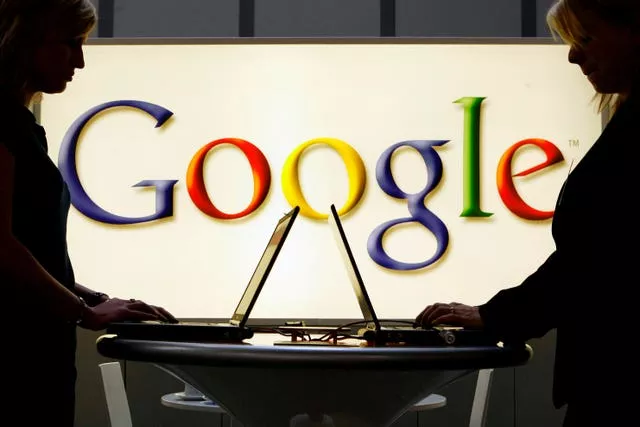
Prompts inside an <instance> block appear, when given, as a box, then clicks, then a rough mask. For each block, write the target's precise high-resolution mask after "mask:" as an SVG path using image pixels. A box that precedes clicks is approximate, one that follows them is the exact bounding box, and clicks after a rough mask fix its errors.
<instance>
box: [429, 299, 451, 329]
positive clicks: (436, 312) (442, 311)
mask: <svg viewBox="0 0 640 427" xmlns="http://www.w3.org/2000/svg"><path fill="white" fill-rule="evenodd" d="M447 314H452V312H451V306H450V305H449V304H438V305H437V307H434V309H433V310H432V311H431V312H430V313H427V314H426V315H425V317H424V318H423V319H422V321H423V323H425V324H427V325H433V324H435V322H436V320H437V319H438V318H439V317H441V316H444V315H447Z"/></svg>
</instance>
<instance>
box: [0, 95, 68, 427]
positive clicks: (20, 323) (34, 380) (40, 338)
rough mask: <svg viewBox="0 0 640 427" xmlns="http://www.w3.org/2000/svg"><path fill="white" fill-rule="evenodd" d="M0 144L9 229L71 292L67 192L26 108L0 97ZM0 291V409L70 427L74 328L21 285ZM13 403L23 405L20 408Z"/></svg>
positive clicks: (31, 421)
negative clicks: (7, 167) (0, 321)
mask: <svg viewBox="0 0 640 427" xmlns="http://www.w3.org/2000/svg"><path fill="white" fill-rule="evenodd" d="M0 144H3V145H5V146H6V147H7V148H8V150H9V152H10V153H11V154H12V155H13V158H14V165H15V167H14V189H13V211H12V230H13V234H14V236H15V237H16V239H17V240H18V241H19V242H20V243H22V244H23V245H24V246H25V247H26V248H27V249H28V250H29V252H30V253H31V254H32V255H33V256H34V258H35V259H36V260H37V261H38V262H39V263H40V264H41V265H42V267H44V269H45V270H46V271H47V272H48V273H49V274H51V275H52V276H53V277H54V278H55V279H57V280H58V281H59V282H60V283H61V284H63V285H64V286H65V287H67V288H68V289H70V290H73V289H74V287H75V278H74V274H73V268H72V267H71V262H70V260H69V256H68V253H67V243H66V233H67V214H68V212H69V205H70V197H69V191H68V189H67V187H66V185H65V183H64V181H63V179H62V176H61V175H60V172H59V171H58V169H57V167H56V166H55V164H54V163H53V162H52V160H51V159H50V158H49V156H48V154H47V141H46V137H45V132H44V129H43V128H42V127H41V126H39V125H38V124H37V123H36V121H35V117H34V116H33V114H31V112H30V111H29V110H28V109H27V108H25V107H22V106H19V105H10V104H9V103H8V102H4V101H3V100H1V99H0ZM5 280H8V279H6V278H4V279H3V278H2V277H0V281H5ZM3 288H4V289H3V292H5V295H7V298H6V299H4V304H3V307H2V310H3V314H4V316H5V322H6V323H5V326H7V329H8V330H7V331H3V335H4V336H5V337H6V338H8V339H7V340H5V345H3V349H2V353H3V359H5V360H6V361H7V362H9V363H8V364H5V366H6V367H7V368H8V370H9V375H8V382H5V388H7V389H10V390H11V393H10V394H9V399H8V400H5V401H3V406H6V407H5V408H3V411H2V412H3V414H4V415H5V417H7V418H6V419H18V420H20V422H19V423H20V424H21V425H28V426H32V425H33V426H39V425H55V426H66V427H71V426H72V425H73V417H74V404H75V378H76V370H75V350H76V335H75V333H76V330H75V325H73V324H69V323H65V322H62V321H59V320H49V319H47V318H46V315H43V314H42V313H43V312H45V311H42V310H39V307H38V306H39V305H43V306H44V305H46V302H44V301H38V299H37V298H35V297H34V296H32V295H27V294H26V293H24V292H22V291H21V290H20V286H15V284H13V285H5V286H3ZM35 316H38V317H37V318H36V317H35ZM28 395H33V398H34V399H36V400H37V402H38V403H37V405H34V404H33V403H32V402H31V403H29V402H30V399H28V398H27V397H26V396H28ZM12 396H15V397H16V400H15V401H14V400H12V399H11V397H12ZM20 402H26V404H27V405H29V407H27V408H24V407H22V408H21V407H20ZM12 413H14V414H15V417H16V418H14V417H12V416H10V414H12Z"/></svg>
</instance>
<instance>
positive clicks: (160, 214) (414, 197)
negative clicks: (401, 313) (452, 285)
mask: <svg viewBox="0 0 640 427" xmlns="http://www.w3.org/2000/svg"><path fill="white" fill-rule="evenodd" d="M484 99H485V98H481V97H464V98H460V99H458V100H456V101H455V103H456V104H459V105H460V106H461V107H462V110H463V112H464V138H463V144H464V145H463V194H462V197H463V209H462V212H461V213H460V216H461V217H489V216H491V215H492V213H489V212H485V211H483V210H482V209H481V207H480V167H479V158H480V117H481V110H482V102H483V101H484ZM121 107H130V108H134V109H138V110H141V111H144V112H145V113H147V114H149V115H150V116H152V117H153V118H154V119H155V120H156V127H161V126H163V125H164V123H165V122H166V121H167V120H168V119H169V118H170V117H171V116H172V115H173V113H172V112H171V111H169V110H167V109H166V108H164V107H162V106H159V105H156V104H152V103H148V102H144V101H137V100H119V101H112V102H107V103H104V104H100V105H98V106H95V107H93V108H91V109H89V110H88V111H86V112H85V113H84V114H82V115H81V116H80V117H78V118H77V119H76V120H75V121H74V122H73V124H72V125H71V127H70V128H69V129H68V131H67V132H66V134H65V136H64V138H63V141H62V144H61V147H60V152H59V156H58V165H59V168H60V171H61V173H62V175H63V177H64V179H65V181H66V183H67V185H68V186H69V191H70V193H71V201H72V203H73V205H74V207H75V208H76V209H77V210H78V211H79V212H81V213H82V214H83V215H85V216H87V217H88V218H91V219H93V220H95V221H98V222H102V223H106V224H115V225H126V224H140V223H146V222H150V221H155V220H158V219H162V218H167V217H171V216H173V207H174V194H173V193H174V187H175V185H176V183H177V182H178V180H172V179H160V180H158V179H156V180H143V181H140V182H138V183H137V184H135V185H134V187H154V188H155V199H156V203H155V204H156V207H155V211H154V212H153V213H151V214H149V215H146V216H141V217H124V216H119V215H115V214H113V213H110V212H108V211H106V210H104V209H103V208H101V207H100V206H98V205H97V204H96V203H95V202H94V201H93V200H92V199H91V197H90V196H89V195H88V194H87V192H86V191H85V189H84V187H83V186H82V183H81V182H80V178H79V176H78V170H77V165H76V150H77V146H78V141H79V139H80V135H81V133H82V131H83V129H84V128H85V126H86V125H87V123H88V122H89V121H90V120H91V119H92V118H93V117H94V116H96V115H97V114H99V113H101V112H102V111H105V110H108V109H112V108H121ZM448 142H449V141H448V140H408V141H401V142H397V143H394V144H392V145H391V146H389V147H388V148H387V149H385V150H384V151H383V152H382V153H381V155H380V157H379V158H378V161H377V163H376V168H375V177H376V181H377V184H378V187H379V188H380V190H382V191H383V192H384V193H385V194H387V195H388V196H389V197H393V198H396V199H400V200H406V202H407V207H408V211H409V216H408V217H406V218H397V219H392V220H390V221H387V222H384V223H383V224H380V225H379V226H377V227H376V228H375V229H374V230H373V231H372V232H371V234H370V235H369V238H368V241H367V250H368V253H369V256H370V257H371V259H372V260H373V261H374V262H376V263H377V264H378V265H380V266H382V267H385V268H388V269H392V270H404V271H407V270H418V269H422V268H425V267H428V266H430V265H432V264H434V263H435V262H437V261H438V260H439V259H440V258H441V257H442V256H443V255H444V253H445V252H446V250H447V246H448V244H449V232H448V230H447V227H446V225H445V224H444V222H443V221H442V220H441V219H440V218H438V216H437V215H436V214H434V213H433V212H432V211H430V210H429V209H428V208H427V207H426V198H427V197H428V195H429V194H430V193H431V192H432V191H433V190H434V189H436V188H437V187H438V185H439V183H440V180H441V179H442V173H443V164H442V159H441V158H440V155H439V154H438V151H437V147H440V146H443V145H444V144H447V143H448ZM220 145H232V146H234V147H236V148H237V149H239V150H241V151H242V153H243V154H244V155H245V156H246V158H247V160H248V161H249V165H250V166H251V171H252V174H253V184H254V185H253V187H254V188H253V196H252V198H251V201H250V203H249V205H248V206H247V207H246V208H245V209H243V210H242V211H241V212H235V213H228V212H223V211H221V210H220V209H218V208H217V207H216V206H215V205H214V204H213V202H212V201H211V199H210V197H209V195H208V194H207V191H206V188H205V183H204V174H203V171H204V164H205V159H206V157H207V154H208V153H209V152H210V151H211V150H212V149H213V148H215V147H217V146H220ZM316 145H325V146H328V147H330V148H331V149H333V150H335V151H336V152H337V153H338V154H339V155H340V157H341V159H342V161H343V162H344V164H345V166H346V169H347V173H348V181H349V192H348V197H347V201H346V202H345V204H344V205H343V206H342V207H341V208H340V210H339V213H340V214H344V213H346V212H349V211H350V210H352V209H353V208H354V207H355V206H357V205H358V203H359V202H360V200H361V198H362V195H363V193H364V190H365V187H366V185H367V182H366V168H365V165H364V162H363V161H362V158H361V157H360V155H359V154H358V152H357V150H356V149H354V148H353V147H352V146H351V145H349V144H348V143H346V142H344V141H342V140H339V139H335V138H317V139H312V140H310V141H306V142H304V143H302V144H300V145H299V146H297V147H296V148H295V149H294V150H293V151H292V152H291V153H290V155H289V156H288V158H287V159H286V161H285V163H284V166H283V168H282V172H281V186H282V191H283V194H284V196H285V198H286V199H287V201H288V202H289V203H290V204H291V206H296V205H297V206H300V214H301V215H303V216H306V217H308V218H312V219H325V218H327V215H326V214H323V213H320V212H317V211H316V210H315V209H313V208H312V207H311V206H310V205H309V203H307V201H306V199H305V196H304V192H303V190H302V188H301V186H300V180H299V175H298V167H299V162H300V159H301V157H302V155H303V154H304V152H305V151H306V150H307V149H309V148H310V147H312V146H316ZM404 147H409V148H411V149H413V150H415V151H416V152H417V153H418V154H419V155H420V156H421V157H422V160H423V161H424V164H425V166H426V168H427V171H428V174H427V175H428V178H427V182H426V184H425V186H424V188H423V189H422V190H420V191H418V192H416V193H413V194H408V193H406V192H404V191H403V190H402V189H400V187H399V186H398V185H397V183H396V181H395V179H394V176H393V171H392V166H391V160H392V156H393V154H394V153H395V151H396V150H398V149H400V148H404ZM524 147H527V148H531V147H535V148H536V149H538V150H541V151H542V152H543V153H544V155H545V160H544V161H543V162H541V163H539V164H537V165H535V166H533V167H530V168H529V169H526V170H524V171H521V172H518V173H515V174H514V173H513V172H512V163H513V160H514V158H515V155H516V153H517V151H518V150H520V149H522V148H524ZM563 160H564V157H563V155H562V153H561V152H560V150H559V149H558V147H556V146H555V145H554V144H553V143H552V142H550V141H547V140H544V139H539V138H529V139H524V140H522V141H519V142H516V143H515V144H513V145H512V146H511V147H509V148H508V149H507V150H506V151H505V152H504V153H503V154H502V156H501V158H500V161H499V163H498V166H497V170H496V185H497V189H498V193H499V195H500V198H501V199H502V202H503V203H504V205H505V207H506V208H507V209H509V210H510V211H511V212H513V213H514V214H515V215H517V216H519V217H520V218H523V219H526V220H544V219H549V218H551V217H552V216H553V211H540V210H537V209H535V208H533V207H532V206H529V205H528V204H527V203H526V202H525V201H524V200H523V199H522V197H521V196H520V195H519V194H518V192H517V190H516V188H515V184H514V178H517V177H524V176H527V175H530V174H532V173H534V172H538V171H540V170H542V169H545V168H548V167H550V166H552V165H554V164H556V163H559V162H561V161H563ZM186 184H187V185H186V187H187V191H188V193H189V196H190V198H191V200H192V201H193V203H194V205H195V206H196V207H197V208H198V209H199V210H200V211H202V212H203V213H205V214H206V215H208V216H210V217H212V218H215V219H219V220H232V219H237V218H242V217H245V216H247V215H250V214H251V213H252V212H254V211H255V210H256V209H258V207H259V206H260V205H261V204H262V203H263V202H264V200H265V199H266V197H267V194H268V193H269V190H270V188H271V169H270V167H269V162H268V160H267V157H266V156H265V155H264V153H263V152H262V151H261V150H260V149H259V148H258V147H257V146H256V145H254V144H252V143H251V142H249V141H246V140H243V139H239V138H222V139H218V140H215V141H212V142H209V143H207V144H206V145H204V146H203V147H202V148H200V149H199V150H198V151H197V152H196V153H195V154H194V156H193V157H192V159H191V161H190V163H189V166H188V168H187V173H186ZM406 223H418V224H420V225H421V226H423V227H425V228H426V229H427V230H428V231H429V232H430V233H432V234H433V235H434V237H435V239H436V242H437V245H436V250H435V252H434V254H433V255H432V256H431V257H430V258H429V259H427V260H424V261H422V262H417V263H406V262H402V261H398V260H396V259H393V258H392V257H390V256H389V255H388V254H387V253H386V251H385V249H384V247H383V243H382V242H383V238H384V235H385V233H387V232H388V231H390V230H391V229H392V228H393V227H395V226H397V225H400V224H406Z"/></svg>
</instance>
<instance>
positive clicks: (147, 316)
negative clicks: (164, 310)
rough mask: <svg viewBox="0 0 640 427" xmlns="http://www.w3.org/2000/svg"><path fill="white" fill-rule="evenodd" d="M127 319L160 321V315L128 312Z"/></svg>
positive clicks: (134, 311)
mask: <svg viewBox="0 0 640 427" xmlns="http://www.w3.org/2000/svg"><path fill="white" fill-rule="evenodd" d="M127 317H128V318H130V319H132V320H158V315H157V314H154V313H148V312H146V311H138V310H131V309H129V310H127Z"/></svg>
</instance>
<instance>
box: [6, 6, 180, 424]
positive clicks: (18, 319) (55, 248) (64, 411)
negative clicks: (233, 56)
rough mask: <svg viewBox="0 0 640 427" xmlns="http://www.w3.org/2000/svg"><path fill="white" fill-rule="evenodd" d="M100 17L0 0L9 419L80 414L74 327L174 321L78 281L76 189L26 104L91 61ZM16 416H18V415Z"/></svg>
mask: <svg viewBox="0 0 640 427" xmlns="http://www.w3.org/2000/svg"><path fill="white" fill-rule="evenodd" d="M95 23H96V14H95V9H94V7H93V6H92V5H91V3H90V2H89V0H0V285H2V288H1V292H2V303H3V306H2V314H3V316H4V319H5V320H4V324H3V326H2V337H3V341H4V343H3V345H2V353H3V355H2V360H3V362H4V366H5V370H4V372H3V380H4V381H3V383H4V387H5V389H6V390H7V391H8V393H6V394H5V396H6V397H5V398H4V399H3V401H2V409H3V411H2V416H3V418H4V419H5V420H19V421H17V422H19V423H20V424H21V425H27V426H42V425H49V424H51V425H56V426H67V427H71V426H73V423H74V402H75V380H76V369H75V358H76V335H75V333H76V326H77V325H79V326H81V327H84V328H87V329H92V330H101V329H103V328H104V327H105V326H106V325H107V324H109V323H111V322H115V321H122V320H145V319H149V320H163V321H175V319H174V318H173V316H171V314H169V313H168V312H167V311H166V310H164V309H162V308H160V307H154V306H150V305H147V304H145V303H144V302H142V301H138V300H123V299H118V298H109V297H108V296H106V295H105V294H102V293H99V292H94V291H92V290H90V289H88V288H86V287H84V286H82V285H79V284H77V283H76V282H75V277H74V273H73V268H72V266H71V261H70V259H69V255H68V253H67V243H66V222H67V214H68V210H69V206H70V199H69V192H68V189H67V187H66V185H65V183H64V181H63V179H62V177H61V175H60V172H59V171H58V169H57V168H56V166H55V164H54V163H53V162H52V161H51V159H50V158H49V156H48V154H47V141H46V136H45V132H44V129H42V128H41V127H40V126H39V125H38V124H37V123H36V120H35V117H34V116H33V114H32V113H31V111H30V110H29V109H28V105H29V104H30V102H31V101H32V99H33V97H34V96H36V95H37V94H39V93H49V94H53V93H60V92H63V91H64V90H65V88H66V86H67V84H68V83H69V82H70V81H71V80H72V77H73V74H74V72H75V70H76V69H82V68H83V67H84V56H83V52H82V46H83V43H84V41H85V40H86V38H87V37H88V34H89V32H90V31H91V30H92V28H93V27H94V25H95ZM10 422H13V421H10Z"/></svg>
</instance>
